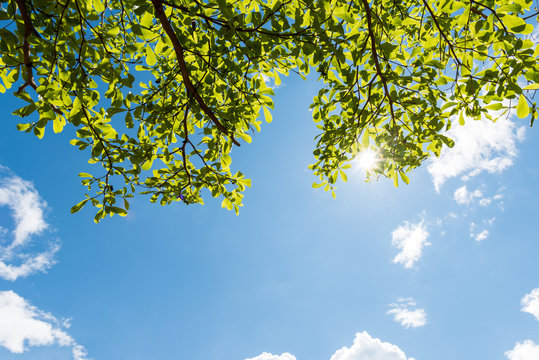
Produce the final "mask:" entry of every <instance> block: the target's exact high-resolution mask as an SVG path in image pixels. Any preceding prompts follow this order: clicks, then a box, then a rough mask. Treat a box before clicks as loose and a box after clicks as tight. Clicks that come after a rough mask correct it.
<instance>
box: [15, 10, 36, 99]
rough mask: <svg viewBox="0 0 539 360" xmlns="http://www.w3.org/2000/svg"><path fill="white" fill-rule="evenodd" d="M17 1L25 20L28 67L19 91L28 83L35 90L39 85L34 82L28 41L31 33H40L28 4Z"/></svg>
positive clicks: (26, 63)
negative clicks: (31, 16)
mask: <svg viewBox="0 0 539 360" xmlns="http://www.w3.org/2000/svg"><path fill="white" fill-rule="evenodd" d="M15 2H16V3H17V7H18V8H19V11H20V12H21V17H22V20H23V21H24V42H23V45H22V52H23V57H24V65H25V67H26V81H25V83H24V84H22V85H21V87H19V89H18V90H17V92H18V93H19V92H21V91H23V90H24V88H26V87H27V86H28V85H30V86H31V87H32V88H33V89H34V90H35V89H37V85H36V83H35V82H34V73H33V69H32V59H31V58H30V43H29V42H28V38H29V37H30V35H32V34H33V35H35V36H37V37H39V33H38V32H37V30H36V29H35V28H34V25H33V24H32V19H31V18H30V15H29V14H28V9H26V4H25V3H24V0H15Z"/></svg>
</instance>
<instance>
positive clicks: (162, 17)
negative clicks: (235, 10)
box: [18, 0, 240, 146]
mask: <svg viewBox="0 0 539 360" xmlns="http://www.w3.org/2000/svg"><path fill="white" fill-rule="evenodd" d="M18 1H21V0H18ZM151 1H152V4H153V6H154V8H155V13H156V15H157V18H158V19H159V21H160V22H161V25H162V26H163V29H164V30H165V32H166V33H167V35H168V37H169V38H170V41H172V45H173V47H174V52H175V53H176V58H177V60H178V65H179V66H180V71H181V74H182V78H183V83H184V85H185V88H186V89H187V92H189V93H190V94H191V96H193V98H194V99H195V100H196V101H197V103H198V105H199V106H200V108H201V109H202V111H204V113H205V114H206V115H208V117H209V118H210V119H211V121H212V122H213V123H214V124H215V126H216V127H217V129H219V130H220V131H221V132H222V133H224V134H225V135H229V136H230V138H231V139H232V142H233V143H234V144H236V145H237V146H240V143H239V142H238V141H237V140H236V139H234V135H232V134H230V132H229V131H228V130H227V129H226V128H225V127H224V126H223V124H221V122H220V121H219V119H217V116H215V114H214V113H213V111H212V110H211V109H210V108H209V107H208V105H206V103H205V102H204V100H203V99H202V97H201V96H200V94H199V93H198V91H197V89H196V88H195V86H194V85H193V83H192V82H191V79H190V77H189V70H188V69H187V64H186V63H185V59H184V57H183V46H182V44H181V43H180V40H179V39H178V36H177V35H176V33H175V32H174V29H173V28H172V25H171V24H170V21H169V19H168V18H167V15H166V14H165V11H164V10H163V1H162V0H151Z"/></svg>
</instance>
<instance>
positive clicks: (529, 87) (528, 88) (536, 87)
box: [522, 83, 539, 90]
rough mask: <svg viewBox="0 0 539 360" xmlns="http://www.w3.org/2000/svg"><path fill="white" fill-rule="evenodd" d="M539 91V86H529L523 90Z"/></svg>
mask: <svg viewBox="0 0 539 360" xmlns="http://www.w3.org/2000/svg"><path fill="white" fill-rule="evenodd" d="M537 89H539V84H537V83H536V84H529V85H526V86H524V87H523V88H522V90H537Z"/></svg>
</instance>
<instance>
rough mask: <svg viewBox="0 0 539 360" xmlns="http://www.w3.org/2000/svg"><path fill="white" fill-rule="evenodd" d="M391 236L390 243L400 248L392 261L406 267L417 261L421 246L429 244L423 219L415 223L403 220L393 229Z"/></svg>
mask: <svg viewBox="0 0 539 360" xmlns="http://www.w3.org/2000/svg"><path fill="white" fill-rule="evenodd" d="M391 237H392V239H391V244H392V245H393V246H395V247H397V248H398V249H400V250H401V251H400V252H399V253H398V254H397V255H396V256H395V258H393V262H394V263H400V264H403V265H404V267H405V268H407V269H410V268H412V267H413V266H414V264H415V263H416V262H417V261H419V259H420V258H421V255H422V253H423V247H424V246H429V245H430V243H429V242H428V241H427V238H428V237H429V233H428V232H427V227H426V225H425V224H424V220H421V221H420V222H419V223H417V224H411V223H409V222H408V221H405V222H404V225H401V226H399V227H398V228H396V229H395V230H393V232H392V233H391Z"/></svg>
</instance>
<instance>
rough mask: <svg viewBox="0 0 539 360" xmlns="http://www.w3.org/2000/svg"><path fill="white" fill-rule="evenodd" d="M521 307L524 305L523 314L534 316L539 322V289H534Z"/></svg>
mask: <svg viewBox="0 0 539 360" xmlns="http://www.w3.org/2000/svg"><path fill="white" fill-rule="evenodd" d="M520 305H522V309H521V310H522V311H523V312H527V313H530V314H532V315H533V316H535V318H536V319H537V320H538V321H539V288H535V289H533V290H532V291H531V292H530V293H529V294H527V295H526V296H524V297H523V298H522V301H521V302H520ZM538 359H539V357H538Z"/></svg>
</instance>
